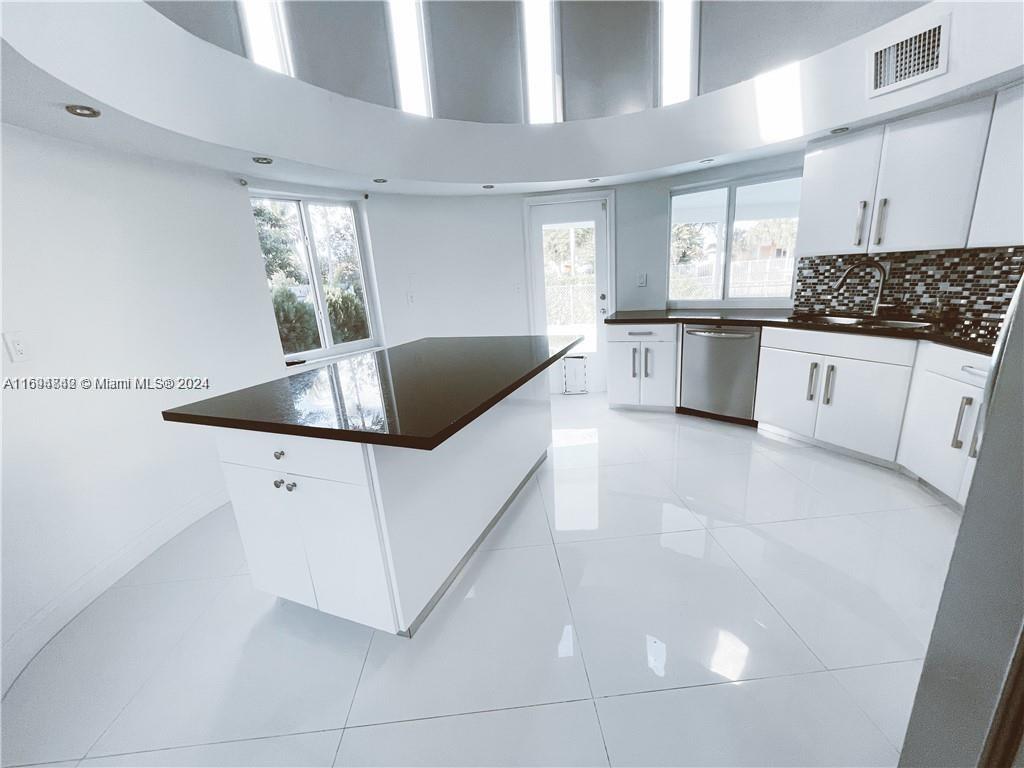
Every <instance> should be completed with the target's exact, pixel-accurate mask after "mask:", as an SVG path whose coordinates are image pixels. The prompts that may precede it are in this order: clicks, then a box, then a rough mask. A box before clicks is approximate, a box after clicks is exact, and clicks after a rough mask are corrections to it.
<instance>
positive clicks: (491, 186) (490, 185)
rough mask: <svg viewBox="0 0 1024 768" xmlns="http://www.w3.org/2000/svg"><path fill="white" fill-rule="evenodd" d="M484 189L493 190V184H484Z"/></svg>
mask: <svg viewBox="0 0 1024 768" xmlns="http://www.w3.org/2000/svg"><path fill="white" fill-rule="evenodd" d="M484 189H494V185H493V184H484Z"/></svg>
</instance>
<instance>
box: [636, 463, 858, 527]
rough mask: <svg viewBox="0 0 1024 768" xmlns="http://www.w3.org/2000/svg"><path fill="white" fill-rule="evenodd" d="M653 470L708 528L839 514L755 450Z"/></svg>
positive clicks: (818, 495)
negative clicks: (656, 471) (659, 474)
mask: <svg viewBox="0 0 1024 768" xmlns="http://www.w3.org/2000/svg"><path fill="white" fill-rule="evenodd" d="M656 466H657V468H658V471H659V472H660V473H661V475H662V476H663V477H664V478H665V479H666V480H667V481H668V483H669V484H670V485H671V486H672V489H673V490H674V491H675V492H676V494H677V495H678V496H679V497H680V498H682V500H683V501H684V503H686V504H687V506H689V507H690V509H692V510H693V511H694V513H695V514H696V515H697V517H698V518H699V519H700V520H701V522H703V523H704V525H706V526H707V527H709V528H717V527H721V526H727V525H746V524H750V523H766V522H775V521H778V520H796V519H800V518H807V517H818V516H822V515H830V514H837V513H838V510H837V509H836V507H835V505H833V504H831V503H830V501H829V499H828V498H827V497H826V496H825V495H823V494H821V493H819V492H818V491H816V490H814V489H813V488H811V487H810V486H809V485H807V484H806V483H804V482H803V481H802V480H799V479H798V478H796V477H794V476H793V475H792V474H790V473H789V472H787V471H786V470H784V469H782V468H781V467H779V466H778V465H777V464H774V463H772V462H771V461H770V460H769V459H768V458H767V457H766V456H764V455H762V454H761V453H758V452H756V451H747V452H745V453H741V454H728V455H697V456H691V457H690V458H687V459H681V460H679V461H671V462H658V463H657V465H656Z"/></svg>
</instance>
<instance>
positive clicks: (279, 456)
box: [274, 451, 284, 461]
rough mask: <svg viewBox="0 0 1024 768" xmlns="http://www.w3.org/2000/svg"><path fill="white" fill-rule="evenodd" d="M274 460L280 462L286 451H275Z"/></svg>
mask: <svg viewBox="0 0 1024 768" xmlns="http://www.w3.org/2000/svg"><path fill="white" fill-rule="evenodd" d="M274 458H275V459H277V460H278V461H280V460H281V459H283V458H284V451H274Z"/></svg>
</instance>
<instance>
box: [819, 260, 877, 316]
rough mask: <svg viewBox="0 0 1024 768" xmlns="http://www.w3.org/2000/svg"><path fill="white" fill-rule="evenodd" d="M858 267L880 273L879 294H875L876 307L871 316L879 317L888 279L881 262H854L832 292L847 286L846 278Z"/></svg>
mask: <svg viewBox="0 0 1024 768" xmlns="http://www.w3.org/2000/svg"><path fill="white" fill-rule="evenodd" d="M858 267H868V268H870V269H874V270H876V271H877V272H878V292H877V293H876V294H875V303H874V306H872V307H871V316H872V317H878V307H879V305H880V304H881V303H882V290H883V289H884V288H885V277H886V274H885V267H884V266H883V265H882V263H881V262H880V261H877V260H876V259H858V260H857V261H855V262H853V264H851V265H850V266H849V267H847V268H846V271H845V272H843V275H842V277H840V278H839V279H838V280H836V282H835V285H833V286H832V290H834V291H839V290H841V289H842V287H843V286H844V285H846V278H848V277H849V276H850V273H851V272H853V270H855V269H857V268H858Z"/></svg>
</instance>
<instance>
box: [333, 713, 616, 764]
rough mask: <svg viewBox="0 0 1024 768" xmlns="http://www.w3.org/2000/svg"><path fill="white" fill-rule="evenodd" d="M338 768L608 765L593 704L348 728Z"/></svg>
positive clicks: (342, 744) (339, 756)
mask: <svg viewBox="0 0 1024 768" xmlns="http://www.w3.org/2000/svg"><path fill="white" fill-rule="evenodd" d="M336 764H337V765H339V766H363V765H366V766H395V765H425V766H508V765H524V766H525V765H529V766H556V765H557V766H597V765H607V764H608V763H607V759H606V757H605V751H604V740H603V739H602V738H601V728H600V726H599V724H598V722H597V714H596V712H595V710H594V702H592V701H575V702H568V703H564V704H548V705H545V706H540V707H523V708H520V709H503V710H499V711H494V712H481V713H477V714H471V715H458V716H455V717H440V718H432V719H429V720H410V721H408V722H404V723H391V724H388V725H370V726H366V727H362V728H349V729H347V730H346V731H345V736H344V738H343V739H342V741H341V749H340V750H339V752H338V760H337V763H336Z"/></svg>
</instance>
